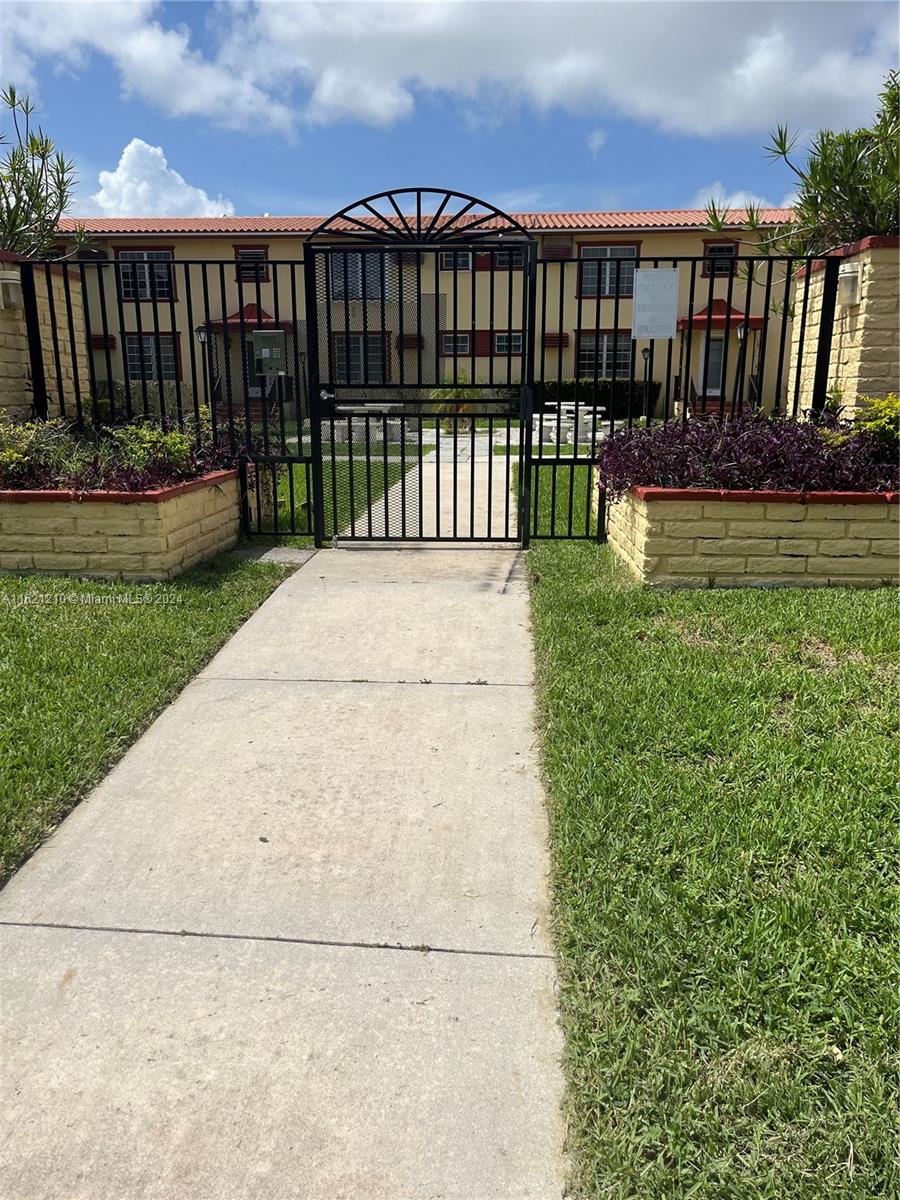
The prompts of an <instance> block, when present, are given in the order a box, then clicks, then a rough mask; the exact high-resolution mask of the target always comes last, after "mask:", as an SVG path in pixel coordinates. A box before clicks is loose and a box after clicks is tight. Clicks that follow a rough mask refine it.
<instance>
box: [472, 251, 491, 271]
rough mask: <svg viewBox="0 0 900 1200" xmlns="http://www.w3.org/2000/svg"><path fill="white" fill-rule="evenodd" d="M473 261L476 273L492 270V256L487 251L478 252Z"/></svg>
mask: <svg viewBox="0 0 900 1200" xmlns="http://www.w3.org/2000/svg"><path fill="white" fill-rule="evenodd" d="M473 259H474V263H475V270H476V271H489V270H490V269H491V256H490V254H488V252H487V250H476V252H475V254H474V255H473Z"/></svg>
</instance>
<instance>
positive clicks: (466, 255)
mask: <svg viewBox="0 0 900 1200" xmlns="http://www.w3.org/2000/svg"><path fill="white" fill-rule="evenodd" d="M454 263H455V265H456V269H457V271H471V270H472V251H471V250H442V251H441V270H442V271H452V270H453V267H454Z"/></svg>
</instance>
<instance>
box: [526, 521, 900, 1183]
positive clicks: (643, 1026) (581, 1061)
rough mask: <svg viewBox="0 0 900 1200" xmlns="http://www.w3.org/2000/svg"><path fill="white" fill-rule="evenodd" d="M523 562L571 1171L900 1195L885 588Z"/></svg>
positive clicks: (891, 658)
mask: <svg viewBox="0 0 900 1200" xmlns="http://www.w3.org/2000/svg"><path fill="white" fill-rule="evenodd" d="M529 565H530V574H531V590H532V609H533V623H534V633H535V642H536V655H537V662H538V680H539V709H540V714H541V723H542V731H543V733H542V737H543V767H544V771H545V778H546V782H547V787H548V794H549V797H550V805H551V827H552V855H553V887H554V905H555V910H554V911H555V929H556V936H557V939H558V948H559V956H560V972H561V996H560V1002H561V1012H562V1020H563V1024H564V1027H565V1033H566V1042H567V1049H566V1069H567V1076H568V1089H569V1099H568V1106H569V1112H568V1120H569V1128H570V1139H571V1150H572V1159H573V1163H574V1167H573V1171H574V1178H573V1186H574V1189H575V1194H577V1195H579V1196H585V1197H594V1198H599V1197H603V1198H604V1200H609V1198H613V1197H615V1198H621V1200H624V1198H626V1197H627V1198H629V1200H630V1198H633V1200H646V1198H647V1197H651V1196H652V1197H654V1198H655V1200H663V1198H669V1197H671V1198H672V1200H675V1198H676V1197H677V1198H679V1200H681V1198H682V1197H687V1196H690V1197H691V1198H692V1200H712V1198H713V1197H715V1198H716V1200H720V1198H721V1197H725V1196H727V1197H728V1198H729V1200H762V1198H764V1197H765V1198H771V1200H776V1198H777V1200H786V1198H787V1197H790V1198H791V1200H806V1198H808V1200H813V1198H815V1200H820V1198H821V1197H824V1196H828V1197H853V1198H859V1200H863V1198H864V1197H865V1198H866V1200H869V1198H871V1197H877V1196H885V1197H887V1196H892V1195H898V1194H900V1177H898V1173H897V1170H898V1169H897V1165H896V1164H897V1160H896V1158H895V1157H894V1155H893V1151H892V1146H893V1145H895V1144H896V1142H895V1135H896V1124H895V1121H896V1117H895V1114H896V1111H897V1096H896V1092H895V1091H893V1084H892V1083H891V1080H892V1078H893V1076H892V1073H891V1070H890V1062H891V1059H892V1055H893V1053H894V1051H895V1049H896V1045H895V1041H896V1027H895V1026H894V1025H893V1023H892V1022H893V1018H892V1015H891V1014H892V1013H894V1012H895V1011H896V1009H895V992H894V987H893V983H892V980H893V979H894V966H893V955H894V953H895V947H896V941H895V940H894V939H895V935H896V907H895V901H894V899H893V895H892V888H893V883H894V880H895V878H896V876H895V870H896V865H897V849H898V847H897V840H896V828H897V823H896V816H897V806H896V791H895V783H894V780H895V776H896V765H897V762H896V753H895V749H894V747H895V745H896V709H895V705H894V700H893V697H894V696H895V694H896V693H895V689H894V684H895V682H896V663H897V635H896V632H895V631H896V607H895V605H896V593H895V592H894V591H893V590H891V589H878V590H874V591H855V590H851V589H839V588H836V589H823V590H816V591H809V590H799V589H797V590H778V591H760V590H734V591H681V592H659V591H653V590H650V589H646V588H640V587H638V586H636V585H634V584H632V583H631V581H630V580H626V579H625V578H624V576H623V574H622V572H621V570H620V568H619V566H618V565H617V564H616V563H615V561H614V559H613V556H612V553H611V551H610V549H609V548H608V547H601V546H596V545H592V544H589V543H574V542H556V543H547V542H545V543H539V544H537V545H535V547H534V548H533V549H532V550H531V551H530V554H529Z"/></svg>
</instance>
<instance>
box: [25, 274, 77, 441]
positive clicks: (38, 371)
mask: <svg viewBox="0 0 900 1200" xmlns="http://www.w3.org/2000/svg"><path fill="white" fill-rule="evenodd" d="M19 277H20V279H21V280H22V305H23V307H24V309H25V333H26V335H27V337H28V360H29V364H30V366H31V403H32V406H33V408H34V415H35V416H36V417H37V418H38V419H39V420H41V421H46V419H47V377H46V375H45V373H44V349H43V346H42V345H41V325H40V321H39V319H38V308H37V292H36V290H35V286H34V266H33V264H32V263H30V262H23V263H20V264H19ZM48 278H49V273H48ZM49 286H50V285H49V284H48V288H49ZM73 362H74V363H75V370H76V371H77V370H78V360H77V359H76V358H74V356H73Z"/></svg>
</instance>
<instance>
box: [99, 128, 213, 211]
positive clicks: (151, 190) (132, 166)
mask: <svg viewBox="0 0 900 1200" xmlns="http://www.w3.org/2000/svg"><path fill="white" fill-rule="evenodd" d="M99 184H100V188H99V190H98V191H96V192H95V193H94V195H93V196H91V198H90V201H89V202H88V203H87V204H84V205H82V206H81V211H80V212H79V213H78V215H79V216H103V217H138V216H140V217H144V216H166V217H221V216H226V217H230V216H232V215H233V214H234V205H233V204H232V203H231V201H230V200H226V199H225V198H224V197H223V196H215V197H212V196H210V195H208V193H206V192H205V191H204V190H203V188H199V187H194V186H193V185H192V184H190V183H188V182H187V180H186V179H184V178H183V176H181V175H179V174H178V172H177V171H175V170H173V169H172V168H171V167H170V166H169V164H168V163H167V162H166V156H165V154H163V150H162V147H161V146H150V145H148V144H147V143H146V142H143V141H141V139H140V138H132V139H131V141H130V142H129V143H128V145H127V146H126V147H125V149H124V150H123V151H122V157H121V158H120V159H119V165H118V166H117V167H116V169H115V170H114V171H101V172H100V178H99Z"/></svg>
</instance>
